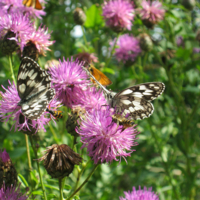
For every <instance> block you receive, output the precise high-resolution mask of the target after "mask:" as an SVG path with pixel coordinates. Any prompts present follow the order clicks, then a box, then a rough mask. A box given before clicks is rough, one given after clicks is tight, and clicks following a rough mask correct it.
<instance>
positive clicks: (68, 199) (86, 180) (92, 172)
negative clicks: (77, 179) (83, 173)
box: [67, 164, 99, 200]
mask: <svg viewBox="0 0 200 200" xmlns="http://www.w3.org/2000/svg"><path fill="white" fill-rule="evenodd" d="M98 166H99V164H97V165H95V166H94V168H93V169H92V171H91V172H90V174H89V175H88V177H87V178H86V179H85V181H84V182H83V183H82V184H81V185H80V186H79V187H78V188H77V189H76V190H75V191H74V192H73V193H72V194H71V195H70V196H69V197H68V198H67V200H70V199H71V198H72V197H73V196H74V195H75V194H76V193H77V192H79V190H81V188H82V187H83V186H84V185H85V184H86V183H87V182H88V180H89V179H90V177H91V176H92V175H93V174H94V172H95V170H96V169H97V167H98Z"/></svg>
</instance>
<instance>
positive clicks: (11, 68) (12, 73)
mask: <svg viewBox="0 0 200 200" xmlns="http://www.w3.org/2000/svg"><path fill="white" fill-rule="evenodd" d="M8 59H9V64H10V71H11V76H12V79H13V81H14V83H15V85H16V80H15V75H14V71H13V66H12V55H9V56H8Z"/></svg>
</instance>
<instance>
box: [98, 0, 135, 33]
mask: <svg viewBox="0 0 200 200" xmlns="http://www.w3.org/2000/svg"><path fill="white" fill-rule="evenodd" d="M102 15H103V17H104V19H105V21H106V25H107V26H109V27H111V28H112V29H113V30H114V31H116V32H120V31H122V30H125V29H128V30H131V26H132V21H133V18H134V9H133V5H132V4H131V2H130V1H129V0H110V1H108V2H107V1H104V4H103V14H102Z"/></svg>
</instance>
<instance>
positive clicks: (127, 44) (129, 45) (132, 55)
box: [111, 34, 141, 63]
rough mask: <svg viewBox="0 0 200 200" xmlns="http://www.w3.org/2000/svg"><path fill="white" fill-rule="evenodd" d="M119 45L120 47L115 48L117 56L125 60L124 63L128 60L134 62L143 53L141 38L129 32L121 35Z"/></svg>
mask: <svg viewBox="0 0 200 200" xmlns="http://www.w3.org/2000/svg"><path fill="white" fill-rule="evenodd" d="M113 43H114V42H112V43H111V45H113ZM117 46H118V48H116V49H115V57H116V59H117V60H118V61H123V62H124V63H126V62H127V61H132V62H134V61H135V60H136V58H137V56H138V55H139V54H140V53H141V49H140V45H139V40H138V39H136V38H135V37H133V36H130V35H128V34H124V35H122V36H120V37H119V39H118V41H117Z"/></svg>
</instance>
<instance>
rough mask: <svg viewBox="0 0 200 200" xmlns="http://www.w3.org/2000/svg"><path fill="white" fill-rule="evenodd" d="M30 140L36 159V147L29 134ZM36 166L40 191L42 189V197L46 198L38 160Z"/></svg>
mask: <svg viewBox="0 0 200 200" xmlns="http://www.w3.org/2000/svg"><path fill="white" fill-rule="evenodd" d="M30 141H31V146H32V148H33V152H34V154H35V158H36V160H37V159H38V156H37V150H36V148H35V146H34V144H33V139H32V136H30ZM37 168H38V173H39V177H40V183H41V186H42V191H43V195H44V199H45V200H47V195H46V191H45V187H44V184H43V179H42V174H41V170H40V165H39V162H38V161H37Z"/></svg>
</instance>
